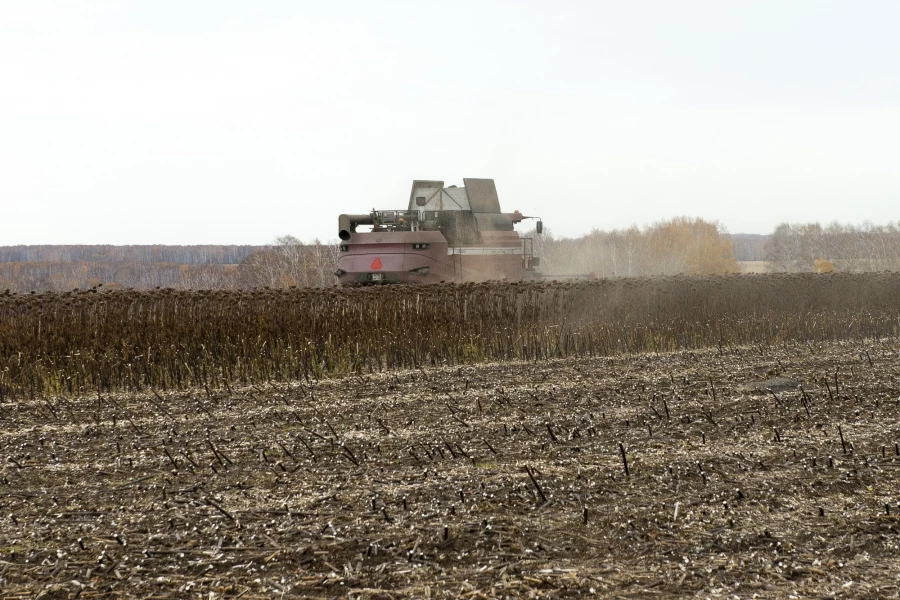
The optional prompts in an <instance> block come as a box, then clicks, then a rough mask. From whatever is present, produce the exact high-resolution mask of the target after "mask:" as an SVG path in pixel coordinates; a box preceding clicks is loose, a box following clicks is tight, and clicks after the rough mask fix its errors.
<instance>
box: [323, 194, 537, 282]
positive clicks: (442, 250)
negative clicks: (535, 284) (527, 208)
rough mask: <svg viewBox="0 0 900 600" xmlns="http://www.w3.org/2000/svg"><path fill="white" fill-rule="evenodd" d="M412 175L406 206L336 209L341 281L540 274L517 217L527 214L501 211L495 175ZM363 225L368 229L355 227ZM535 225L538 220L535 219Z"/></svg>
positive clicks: (478, 278) (515, 277)
mask: <svg viewBox="0 0 900 600" xmlns="http://www.w3.org/2000/svg"><path fill="white" fill-rule="evenodd" d="M463 182H464V187H456V186H450V187H444V182H443V181H418V180H417V181H414V182H413V185H412V191H411V192H410V197H409V206H408V207H407V209H406V210H373V211H372V212H371V213H369V214H367V215H366V214H357V215H341V216H340V217H339V219H338V221H339V223H338V224H339V237H340V238H341V253H340V258H339V259H338V265H337V266H338V268H337V271H336V272H335V274H336V275H337V278H338V282H339V283H341V284H377V283H438V282H442V281H446V282H469V281H486V280H492V279H503V280H507V281H520V280H522V279H530V278H534V277H536V276H537V269H536V267H537V266H538V259H537V258H536V257H534V256H533V252H532V243H531V242H532V240H531V239H530V238H520V237H519V234H518V233H516V231H515V228H514V225H515V224H516V223H519V222H520V221H522V219H525V218H529V217H525V216H523V215H522V214H521V213H519V212H518V211H516V212H512V213H503V212H501V211H500V201H499V199H498V197H497V188H496V186H495V185H494V180H493V179H464V180H463ZM360 225H365V226H371V227H372V230H371V231H366V232H362V231H359V232H358V231H356V228H357V227H358V226H360ZM539 229H540V223H539Z"/></svg>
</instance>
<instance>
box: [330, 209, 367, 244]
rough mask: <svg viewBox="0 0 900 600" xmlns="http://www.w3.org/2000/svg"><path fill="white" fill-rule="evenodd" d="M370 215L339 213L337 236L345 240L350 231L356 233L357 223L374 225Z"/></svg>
mask: <svg viewBox="0 0 900 600" xmlns="http://www.w3.org/2000/svg"><path fill="white" fill-rule="evenodd" d="M374 224H375V222H374V220H373V219H372V215H341V216H339V217H338V237H339V238H341V239H342V240H344V241H345V242H346V241H347V240H349V239H350V234H351V233H356V226H357V225H374Z"/></svg>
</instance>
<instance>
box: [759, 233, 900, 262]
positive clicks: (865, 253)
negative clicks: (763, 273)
mask: <svg viewBox="0 0 900 600" xmlns="http://www.w3.org/2000/svg"><path fill="white" fill-rule="evenodd" d="M766 260H767V261H769V264H770V270H773V271H783V272H788V273H798V272H816V271H818V272H827V271H841V272H845V273H863V272H871V271H898V270H900V221H898V222H896V223H888V224H886V225H873V224H872V223H863V224H862V225H844V224H841V223H832V224H830V225H827V226H825V227H823V226H822V225H821V224H819V223H803V224H787V223H783V224H781V225H779V226H778V227H776V228H775V232H774V233H773V234H772V237H771V239H770V240H769V243H768V245H767V248H766Z"/></svg>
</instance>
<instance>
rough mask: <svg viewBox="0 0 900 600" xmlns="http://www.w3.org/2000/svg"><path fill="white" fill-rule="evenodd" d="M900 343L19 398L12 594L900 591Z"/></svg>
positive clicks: (12, 453)
mask: <svg viewBox="0 0 900 600" xmlns="http://www.w3.org/2000/svg"><path fill="white" fill-rule="evenodd" d="M898 346H900V343H898V341H897V339H896V338H893V337H888V338H883V339H880V340H878V341H863V340H857V341H854V342H842V343H833V342H832V343H819V342H814V341H810V342H802V343H794V342H792V341H789V340H788V341H783V342H781V343H778V344H774V345H768V344H762V345H748V346H738V345H722V346H720V347H719V348H718V349H715V350H703V351H694V352H688V351H684V352H677V353H658V354H657V353H653V354H636V355H627V356H617V357H610V358H602V357H597V358H570V359H565V360H545V361H540V362H510V363H505V364H496V363H495V364H485V365H480V366H444V367H441V366H434V367H431V366H422V367H421V368H418V369H413V370H407V371H396V372H386V373H375V374H360V375H353V376H349V377H346V378H343V379H333V380H321V381H314V380H312V381H309V382H307V381H305V380H304V381H303V382H302V383H301V382H285V383H259V384H257V385H251V386H244V387H238V386H237V385H234V386H233V387H232V388H231V389H230V390H227V389H224V388H223V389H222V390H221V391H216V389H197V390H189V391H168V392H163V391H159V392H156V393H152V392H149V391H144V392H137V391H134V392H121V393H120V392H116V393H109V392H105V391H101V392H100V393H99V394H98V393H94V394H92V395H80V396H79V395H66V396H63V395H59V394H57V395H50V396H48V397H40V398H39V397H35V399H33V400H32V399H28V398H25V399H18V400H16V401H10V400H9V399H7V401H6V402H5V403H3V404H0V419H2V423H3V427H2V433H0V439H2V445H3V449H4V459H5V460H4V466H3V473H2V477H0V514H2V515H3V519H2V524H0V589H2V590H3V591H2V592H0V598H19V597H22V598H24V597H38V598H67V597H76V596H78V597H81V598H101V597H141V598H145V597H153V598H187V597H197V598H199V597H202V598H223V597H241V598H272V597H286V598H290V597H352V598H403V597H416V598H428V597H432V598H435V597H471V598H483V597H538V596H540V597H546V596H549V597H579V596H585V595H589V594H597V595H600V596H606V597H626V598H628V597H635V598H637V597H640V598H646V597H653V596H658V597H671V596H692V595H695V594H699V593H702V597H711V598H715V597H721V598H725V597H735V596H738V597H751V596H753V595H758V597H771V598H776V597H777V598H784V597H788V596H789V594H790V593H795V594H797V595H798V596H799V597H810V596H829V597H861V596H867V597H890V596H897V595H898V589H900V588H898V584H900V575H898V573H900V552H898V545H900V535H898V528H900V523H898V513H900V499H898V492H897V490H898V484H900V456H898V454H900V446H898V445H897V444H898V442H900V418H898V415H900V398H898V389H897V377H898V376H900V368H898V367H900V360H898ZM767 380H773V381H776V382H778V383H779V385H778V387H777V391H776V390H775V389H771V390H769V389H766V387H767V386H766V385H760V382H764V381H767ZM792 381H796V382H800V383H801V384H802V388H801V387H795V386H793V385H792ZM626 461H627V471H626Z"/></svg>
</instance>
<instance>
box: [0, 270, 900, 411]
mask: <svg viewBox="0 0 900 600" xmlns="http://www.w3.org/2000/svg"><path fill="white" fill-rule="evenodd" d="M898 324H900V274H889V273H884V274H853V275H851V274H828V275H814V274H792V275H785V274H776V275H754V276H746V275H743V276H741V275H735V276H709V277H659V278H636V279H609V280H600V281H591V282H577V283H557V282H542V283H503V282H491V283H483V284H463V285H438V286H426V287H408V286H388V287H377V288H330V289H300V288H292V289H285V290H272V289H254V290H247V291H215V292H213V291H208V292H206V291H176V290H168V289H164V290H156V291H152V292H137V291H112V292H97V291H96V290H91V291H88V292H79V291H74V292H68V293H62V294H56V293H43V294H27V295H25V294H9V293H7V294H5V295H0V400H2V399H3V398H6V397H17V396H25V395H36V394H37V395H40V394H74V393H89V392H96V391H111V390H139V389H146V388H154V389H181V388H187V387H198V386H199V387H204V386H205V387H207V388H209V387H229V386H231V385H239V384H247V383H251V382H255V381H268V380H287V379H301V378H312V377H322V376H327V375H335V374H343V373H349V372H367V371H374V370H383V369H394V368H414V367H419V366H422V365H429V364H459V363H466V362H475V361H482V360H542V359H549V358H554V357H564V356H575V355H610V354H615V353H622V352H643V351H664V350H675V349H680V348H696V347H704V346H716V345H723V344H726V345H744V344H755V343H774V342H780V341H785V340H801V341H802V340H809V341H812V340H833V339H848V338H871V337H880V336H893V335H897V333H898V331H897V328H898Z"/></svg>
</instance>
